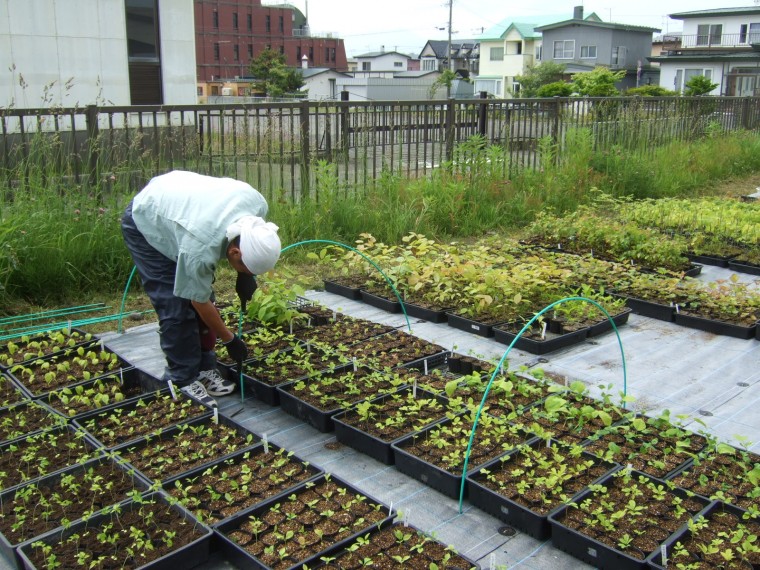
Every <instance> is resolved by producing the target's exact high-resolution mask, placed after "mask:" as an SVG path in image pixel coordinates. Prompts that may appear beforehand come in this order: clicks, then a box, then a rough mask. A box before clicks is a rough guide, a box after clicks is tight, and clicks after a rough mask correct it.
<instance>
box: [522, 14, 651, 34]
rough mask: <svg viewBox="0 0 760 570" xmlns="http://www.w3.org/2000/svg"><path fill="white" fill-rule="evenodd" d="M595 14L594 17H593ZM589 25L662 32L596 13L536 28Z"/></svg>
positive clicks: (622, 29) (626, 30) (628, 30)
mask: <svg viewBox="0 0 760 570" xmlns="http://www.w3.org/2000/svg"><path fill="white" fill-rule="evenodd" d="M592 16H593V19H591V18H592ZM570 25H575V26H588V27H590V28H605V29H609V30H620V31H624V32H648V33H650V34H652V33H655V32H660V31H662V30H660V28H650V27H648V26H632V25H630V24H616V23H614V22H602V21H601V20H600V19H599V17H598V16H597V15H596V14H590V15H589V16H588V18H585V19H583V20H576V19H573V18H571V19H570V20H564V21H562V22H555V23H553V24H547V25H545V26H537V27H536V30H540V31H542V32H543V31H545V30H555V29H557V28H564V27H565V26H570Z"/></svg>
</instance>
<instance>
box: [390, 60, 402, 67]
mask: <svg viewBox="0 0 760 570" xmlns="http://www.w3.org/2000/svg"><path fill="white" fill-rule="evenodd" d="M393 67H404V64H403V63H401V62H400V61H394V62H393Z"/></svg>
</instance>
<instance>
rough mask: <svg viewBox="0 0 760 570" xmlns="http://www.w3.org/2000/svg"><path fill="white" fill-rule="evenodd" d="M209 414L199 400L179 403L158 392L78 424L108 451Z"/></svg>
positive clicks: (182, 398)
mask: <svg viewBox="0 0 760 570" xmlns="http://www.w3.org/2000/svg"><path fill="white" fill-rule="evenodd" d="M208 413H209V409H208V408H206V407H204V406H201V405H200V404H198V403H196V402H195V400H191V399H190V398H186V397H184V396H179V397H178V398H177V399H176V400H175V399H174V398H172V397H171V396H170V395H169V394H168V393H166V392H156V393H155V394H153V395H146V396H144V397H142V398H140V399H139V400H137V401H136V402H130V403H128V404H127V405H124V406H121V407H118V408H113V409H109V410H106V411H103V412H93V413H92V414H85V415H84V416H83V417H82V418H81V420H77V422H78V423H80V425H81V426H82V427H83V428H84V429H85V430H87V432H88V433H90V434H92V436H93V437H95V439H97V440H98V441H99V442H101V443H102V444H103V445H104V446H105V447H113V446H115V445H119V444H123V443H126V442H128V441H131V440H133V439H137V438H140V437H144V436H146V435H148V434H149V433H151V432H153V431H155V430H157V429H161V428H165V427H168V426H171V425H174V424H177V423H179V422H184V421H188V420H190V419H193V418H198V417H200V416H203V415H206V414H208Z"/></svg>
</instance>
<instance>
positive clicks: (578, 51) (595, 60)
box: [535, 6, 660, 90]
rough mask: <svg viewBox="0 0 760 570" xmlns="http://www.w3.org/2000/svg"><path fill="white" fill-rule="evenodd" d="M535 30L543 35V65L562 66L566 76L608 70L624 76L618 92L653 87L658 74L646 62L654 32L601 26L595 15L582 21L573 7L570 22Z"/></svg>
mask: <svg viewBox="0 0 760 570" xmlns="http://www.w3.org/2000/svg"><path fill="white" fill-rule="evenodd" d="M535 30H536V31H538V32H541V34H542V35H543V54H542V58H543V61H553V62H554V63H560V64H564V65H565V69H566V70H567V73H568V75H572V74H574V73H580V72H584V71H591V70H593V69H594V68H595V67H608V68H610V69H611V70H612V71H620V70H623V71H625V72H626V75H625V77H624V78H623V80H622V81H620V82H619V83H618V85H617V88H618V89H621V90H624V89H627V88H629V87H636V86H637V85H643V84H646V83H657V74H658V70H657V69H655V68H653V67H652V66H651V65H650V63H649V59H648V58H649V57H650V56H651V53H652V34H654V33H657V32H659V31H660V30H659V29H658V28H649V27H644V26H631V25H628V24H617V23H611V22H603V21H602V20H601V19H600V18H599V17H598V16H597V15H596V14H590V15H589V16H588V17H586V18H584V17H583V6H576V7H575V9H574V10H573V18H572V19H571V20H564V21H560V22H555V23H553V24H547V25H543V26H537V27H536V28H535Z"/></svg>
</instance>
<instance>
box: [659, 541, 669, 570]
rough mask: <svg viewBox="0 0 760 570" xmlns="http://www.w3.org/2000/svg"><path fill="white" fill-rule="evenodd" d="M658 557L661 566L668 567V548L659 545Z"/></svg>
mask: <svg viewBox="0 0 760 570" xmlns="http://www.w3.org/2000/svg"><path fill="white" fill-rule="evenodd" d="M660 557H661V558H662V565H663V566H664V567H665V568H667V567H668V548H667V546H665V545H664V544H661V545H660Z"/></svg>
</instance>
